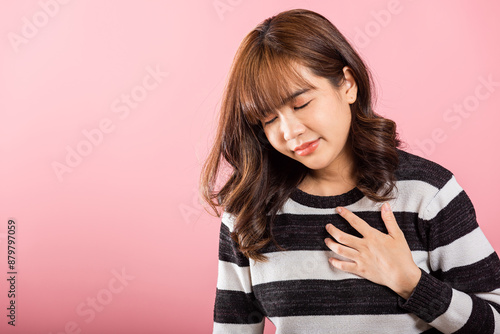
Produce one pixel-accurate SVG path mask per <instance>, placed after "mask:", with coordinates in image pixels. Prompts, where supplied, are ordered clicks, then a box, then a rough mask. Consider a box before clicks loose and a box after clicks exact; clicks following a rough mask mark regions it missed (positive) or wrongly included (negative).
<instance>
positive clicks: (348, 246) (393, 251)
mask: <svg viewBox="0 0 500 334" xmlns="http://www.w3.org/2000/svg"><path fill="white" fill-rule="evenodd" d="M337 212H338V213H339V214H340V215H341V216H342V217H343V218H344V219H346V220H347V221H348V222H349V224H350V225H351V226H352V227H354V228H355V229H356V230H357V231H358V232H359V233H360V234H361V235H362V236H363V238H358V237H355V236H353V235H351V234H348V233H345V232H342V231H341V230H339V229H338V228H336V227H335V226H333V225H332V224H328V225H326V230H327V231H328V233H329V234H330V235H331V236H332V237H334V238H335V240H337V241H338V242H335V241H334V240H332V239H331V238H326V239H325V243H326V245H327V246H328V248H330V249H331V250H332V251H334V252H335V253H337V254H339V255H341V256H343V257H346V258H348V259H349V260H351V261H352V262H349V261H342V260H339V259H335V258H330V259H329V261H330V263H331V264H332V265H333V266H334V267H335V268H338V269H340V270H343V271H346V272H349V273H352V274H355V275H358V276H361V277H363V278H366V279H367V280H370V281H372V282H374V283H377V284H381V285H385V286H387V287H389V288H390V289H392V290H393V291H394V292H396V293H397V294H398V295H400V296H401V297H403V298H404V299H408V298H409V297H410V295H411V294H412V292H413V290H414V289H415V287H416V285H417V283H418V281H419V280H420V275H421V271H420V268H419V267H417V265H416V264H415V262H414V261H413V258H412V255H411V251H410V247H409V246H408V243H407V242H406V239H405V237H404V234H403V231H401V229H400V228H399V226H398V223H397V222H396V218H395V217H394V214H393V213H392V211H391V209H390V206H389V203H385V204H384V205H383V206H382V219H383V221H384V223H385V226H386V227H387V231H388V233H389V234H385V233H382V232H380V231H379V230H377V229H375V228H373V227H371V226H370V225H368V224H367V223H366V222H365V221H364V220H363V219H361V218H359V217H358V216H356V215H355V214H354V213H352V212H350V211H349V210H347V209H346V208H340V207H339V208H337Z"/></svg>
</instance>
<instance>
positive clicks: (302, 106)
mask: <svg viewBox="0 0 500 334" xmlns="http://www.w3.org/2000/svg"><path fill="white" fill-rule="evenodd" d="M311 101H312V100H311ZM311 101H309V102H307V103H306V104H303V105H301V106H300V107H294V108H293V109H294V110H299V109H302V108H305V107H307V105H308V104H309V103H311Z"/></svg>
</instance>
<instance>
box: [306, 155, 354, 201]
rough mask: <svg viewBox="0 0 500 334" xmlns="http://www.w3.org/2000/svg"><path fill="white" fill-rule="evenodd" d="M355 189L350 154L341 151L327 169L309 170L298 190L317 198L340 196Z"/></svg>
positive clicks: (352, 163)
mask: <svg viewBox="0 0 500 334" xmlns="http://www.w3.org/2000/svg"><path fill="white" fill-rule="evenodd" d="M354 187H356V180H355V177H354V162H353V157H352V152H350V151H345V150H344V151H342V152H341V153H340V154H339V156H338V157H337V158H336V159H335V161H334V162H333V163H331V164H330V165H329V166H328V167H326V168H323V169H318V170H310V171H309V173H308V174H307V176H306V177H305V178H304V180H303V181H302V183H301V184H300V185H299V187H298V188H299V189H300V190H302V191H304V192H306V193H309V194H312V195H317V196H336V195H341V194H344V193H346V192H348V191H349V190H351V189H353V188H354Z"/></svg>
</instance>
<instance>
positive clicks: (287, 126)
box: [281, 113, 305, 141]
mask: <svg viewBox="0 0 500 334" xmlns="http://www.w3.org/2000/svg"><path fill="white" fill-rule="evenodd" d="M281 131H283V137H284V138H285V140H287V141H288V140H291V139H294V138H295V137H297V136H299V135H300V134H302V133H304V131H305V126H304V124H302V122H301V121H300V120H299V119H298V118H297V117H296V116H295V115H294V114H293V113H288V114H287V115H283V118H282V121H281Z"/></svg>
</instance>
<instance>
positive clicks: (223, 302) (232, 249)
mask: <svg viewBox="0 0 500 334" xmlns="http://www.w3.org/2000/svg"><path fill="white" fill-rule="evenodd" d="M232 218H233V217H232V216H231V215H229V214H227V213H226V212H224V213H223V215H222V224H221V229H220V237H219V272H218V277H217V289H216V295H215V307H214V327H213V333H214V334H215V333H242V334H247V333H248V334H250V333H252V334H254V333H260V334H262V333H263V331H264V316H263V312H262V308H261V306H260V304H259V302H258V301H257V300H256V299H255V296H254V294H253V291H252V282H251V276H250V264H249V260H248V258H246V257H245V256H244V255H243V253H242V252H241V251H239V249H238V245H237V243H236V242H234V240H232V239H231V236H230V233H231V231H232V226H233V225H232V222H233V219H232Z"/></svg>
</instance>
